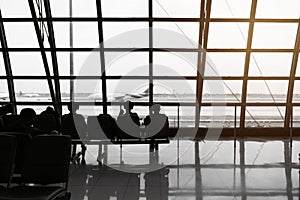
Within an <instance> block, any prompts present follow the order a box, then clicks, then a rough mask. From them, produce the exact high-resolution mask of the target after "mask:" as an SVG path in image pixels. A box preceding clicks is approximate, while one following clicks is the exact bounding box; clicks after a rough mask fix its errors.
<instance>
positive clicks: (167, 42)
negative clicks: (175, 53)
mask: <svg viewBox="0 0 300 200" xmlns="http://www.w3.org/2000/svg"><path fill="white" fill-rule="evenodd" d="M153 28H154V33H153V43H154V44H153V46H154V47H157V48H161V47H163V48H197V47H198V40H199V23H197V22H154V23H153Z"/></svg>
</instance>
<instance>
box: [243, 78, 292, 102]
mask: <svg viewBox="0 0 300 200" xmlns="http://www.w3.org/2000/svg"><path fill="white" fill-rule="evenodd" d="M287 91H288V81H281V80H266V81H260V80H259V81H258V80H249V81H248V90H247V102H286V95H287Z"/></svg>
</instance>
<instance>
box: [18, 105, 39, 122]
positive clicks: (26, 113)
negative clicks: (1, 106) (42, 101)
mask: <svg viewBox="0 0 300 200" xmlns="http://www.w3.org/2000/svg"><path fill="white" fill-rule="evenodd" d="M35 117H36V113H35V111H34V110H33V109H32V108H24V109H22V110H21V113H20V118H21V121H22V123H23V124H25V125H32V124H33V122H34V120H35Z"/></svg>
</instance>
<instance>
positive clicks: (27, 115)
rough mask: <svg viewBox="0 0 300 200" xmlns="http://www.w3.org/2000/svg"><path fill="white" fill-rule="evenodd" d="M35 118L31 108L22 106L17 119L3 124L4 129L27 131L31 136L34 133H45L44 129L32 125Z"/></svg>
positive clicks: (34, 134)
mask: <svg viewBox="0 0 300 200" xmlns="http://www.w3.org/2000/svg"><path fill="white" fill-rule="evenodd" d="M35 118H36V113H35V111H34V110H33V109H32V108H24V109H22V110H21V112H20V117H19V120H16V121H14V122H12V123H10V124H8V125H7V126H5V131H9V132H11V131H13V132H23V133H29V134H30V135H31V136H32V137H34V136H36V135H41V134H47V132H46V131H43V130H41V129H39V128H36V127H34V125H33V124H34V120H35ZM48 134H49V133H48Z"/></svg>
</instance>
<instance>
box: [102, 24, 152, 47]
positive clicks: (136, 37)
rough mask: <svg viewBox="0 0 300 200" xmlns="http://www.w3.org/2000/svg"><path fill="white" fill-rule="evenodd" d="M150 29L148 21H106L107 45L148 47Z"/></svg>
mask: <svg viewBox="0 0 300 200" xmlns="http://www.w3.org/2000/svg"><path fill="white" fill-rule="evenodd" d="M148 35H149V30H148V23H146V22H130V23H125V22H104V23H103V37H104V46H105V47H124V48H126V47H127V48H129V47H136V48H138V47H148V46H149V36H148Z"/></svg>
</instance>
